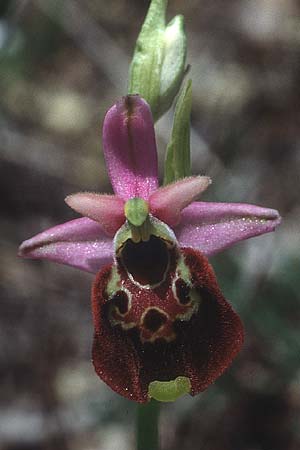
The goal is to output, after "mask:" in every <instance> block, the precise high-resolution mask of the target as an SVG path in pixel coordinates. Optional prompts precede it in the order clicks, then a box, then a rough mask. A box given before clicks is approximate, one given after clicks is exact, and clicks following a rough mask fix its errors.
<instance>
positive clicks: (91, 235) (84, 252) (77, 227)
mask: <svg viewBox="0 0 300 450" xmlns="http://www.w3.org/2000/svg"><path fill="white" fill-rule="evenodd" d="M18 255H19V256H22V257H23V258H32V259H47V260H49V261H53V262H57V263H59V264H66V265H68V266H73V267H77V268H78V269H81V270H85V271H86V272H92V273H97V272H98V271H99V269H100V268H102V267H103V266H104V265H106V264H111V263H112V261H113V243H112V239H111V238H109V237H108V236H107V235H106V234H105V233H104V232H103V230H102V228H101V226H100V225H99V224H98V223H97V222H94V221H93V220H90V219H88V218H86V217H83V218H80V219H75V220H71V221H70V222H66V223H63V224H61V225H57V226H55V227H53V228H49V230H46V231H43V232H42V233H39V234H37V235H36V236H34V237H33V238H31V239H28V240H27V241H24V242H23V243H22V244H21V245H20V248H19V253H18Z"/></svg>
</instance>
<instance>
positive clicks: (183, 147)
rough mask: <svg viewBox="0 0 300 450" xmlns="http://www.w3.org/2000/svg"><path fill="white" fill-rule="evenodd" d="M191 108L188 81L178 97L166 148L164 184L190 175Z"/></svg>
mask: <svg viewBox="0 0 300 450" xmlns="http://www.w3.org/2000/svg"><path fill="white" fill-rule="evenodd" d="M191 108H192V81H191V80H188V81H187V82H186V83H185V85H184V86H183V89H182V90H181V92H180V95H179V97H178V100H177V103H176V108H175V114H174V121H173V128H172V135H171V139H170V142H169V144H168V147H167V152H166V161H165V175H164V184H169V183H172V182H173V181H177V180H179V179H180V178H184V177H187V176H189V175H190V173H191V158H190V117H191Z"/></svg>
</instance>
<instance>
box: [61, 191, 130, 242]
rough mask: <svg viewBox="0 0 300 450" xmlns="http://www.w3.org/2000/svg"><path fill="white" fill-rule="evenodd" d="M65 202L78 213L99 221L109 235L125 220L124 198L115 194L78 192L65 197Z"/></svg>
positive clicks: (113, 233)
mask: <svg viewBox="0 0 300 450" xmlns="http://www.w3.org/2000/svg"><path fill="white" fill-rule="evenodd" d="M65 202H66V203H67V205H69V206H70V207H71V208H72V209H74V210H75V211H77V212H78V213H79V214H82V215H83V216H86V217H89V218H90V219H93V220H95V221H96V222H99V223H100V225H101V228H102V229H103V230H104V231H105V233H107V234H108V235H109V236H114V235H115V234H116V232H117V230H118V229H119V228H120V227H121V226H122V225H123V223H124V222H125V215H124V200H122V199H121V198H119V197H117V196H116V195H106V194H104V195H101V194H94V193H92V192H79V193H78V194H72V195H69V196H68V197H66V199H65Z"/></svg>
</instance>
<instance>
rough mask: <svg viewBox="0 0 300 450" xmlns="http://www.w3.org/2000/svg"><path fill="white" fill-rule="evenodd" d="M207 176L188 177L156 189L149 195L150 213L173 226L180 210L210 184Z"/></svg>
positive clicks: (177, 219) (177, 221)
mask: <svg viewBox="0 0 300 450" xmlns="http://www.w3.org/2000/svg"><path fill="white" fill-rule="evenodd" d="M210 183H211V179H210V178H209V177H201V176H198V177H189V178H184V179H182V180H179V181H176V182H175V183H172V184H169V185H167V186H165V187H162V188H159V189H157V190H156V191H155V192H153V193H152V194H151V195H150V198H149V203H150V211H151V213H152V214H153V215H154V216H155V217H157V218H158V219H160V220H162V221H163V222H165V223H167V224H168V225H170V226H175V225H177V224H178V223H179V221H180V217H181V211H182V209H184V208H185V207H186V206H188V205H189V204H190V203H191V202H192V201H193V200H195V199H196V198H197V197H198V196H199V195H200V194H201V192H203V191H205V189H206V188H207V187H208V186H209V185H210Z"/></svg>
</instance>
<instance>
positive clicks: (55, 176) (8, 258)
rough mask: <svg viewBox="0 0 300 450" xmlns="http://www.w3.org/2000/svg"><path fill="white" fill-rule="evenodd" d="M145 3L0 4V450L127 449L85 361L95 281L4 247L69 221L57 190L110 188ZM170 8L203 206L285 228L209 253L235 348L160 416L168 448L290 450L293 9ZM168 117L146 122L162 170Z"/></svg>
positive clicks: (126, 406)
mask: <svg viewBox="0 0 300 450" xmlns="http://www.w3.org/2000/svg"><path fill="white" fill-rule="evenodd" d="M147 6H148V2H147V1H141V0H114V1H112V2H110V3H107V2H104V1H103V0H97V1H96V0H87V1H84V0H55V1H51V2H50V1H48V2H47V1H44V0H35V1H31V2H30V1H23V2H12V1H6V2H1V10H0V15H1V18H0V91H1V96H0V158H1V164H0V183H1V187H2V195H1V200H2V211H1V218H0V226H1V234H0V243H1V267H0V279H1V286H0V288H1V306H0V308H1V310H0V376H1V383H0V448H1V450H26V449H28V450H29V449H30V450H54V449H55V450H91V449H97V450H100V449H103V450H110V449H114V448H118V449H119V450H127V449H132V448H133V444H132V442H133V414H134V405H132V404H130V403H128V402H126V401H125V400H123V399H121V398H119V397H118V396H116V395H115V394H114V393H112V392H110V391H109V389H108V388H107V387H106V386H104V384H103V383H101V381H100V380H99V379H98V378H97V377H96V375H95V374H94V372H93V368H92V365H91V363H90V348H91V342H92V321H91V313H90V305H89V303H90V300H89V295H90V294H89V290H90V284H91V276H90V275H88V274H82V273H79V272H77V271H75V270H72V269H70V268H67V267H60V266H55V265H51V264H49V263H44V262H39V261H23V260H18V259H17V258H16V251H17V246H18V244H19V243H20V242H21V241H22V240H24V239H26V238H27V237H30V236H32V235H34V234H36V233H37V232H39V231H41V230H42V229H45V228H48V227H50V226H51V225H54V224H56V223H59V222H63V221H66V220H69V219H70V218H72V217H75V213H73V212H72V211H71V210H69V209H68V208H67V206H66V205H64V202H63V198H64V197H65V196H66V195H67V194H70V193H71V192H77V191H79V190H93V191H96V190H98V191H100V192H108V191H109V189H110V186H109V184H108V179H107V176H106V173H105V167H104V165H103V157H102V154H101V139H100V136H101V123H102V119H103V116H104V113H105V110H106V109H107V108H108V107H109V106H110V105H111V104H112V103H114V102H115V100H116V99H117V98H118V97H119V96H121V95H123V94H124V93H126V85H127V79H126V77H127V73H128V63H129V58H130V57H131V55H132V51H133V47H134V43H135V39H136V37H137V35H138V32H139V29H140V25H141V23H142V21H143V17H144V15H145V13H146V10H147ZM178 13H182V14H184V16H185V22H186V29H187V34H188V43H189V46H188V49H189V50H188V55H187V63H189V64H191V71H190V74H189V76H190V77H191V78H192V79H193V105H192V134H191V147H192V169H193V172H194V173H200V174H207V175H210V176H211V177H212V178H213V184H212V186H211V187H210V188H209V190H208V191H207V193H205V195H204V196H203V199H204V200H208V201H239V202H252V203H257V204H261V205H265V206H269V207H274V208H276V209H279V210H280V212H281V214H282V216H283V223H282V226H281V227H280V229H279V230H278V231H277V232H276V233H275V234H274V235H269V236H267V235H266V236H262V237H259V238H257V239H252V240H250V241H249V242H244V243H242V244H239V245H237V246H236V247H235V248H234V249H232V250H230V251H228V252H224V253H223V254H220V255H218V256H216V257H214V258H213V259H212V263H213V265H214V267H215V270H216V273H217V276H218V278H219V282H220V285H221V287H222V290H223V291H224V293H225V295H226V297H227V298H228V299H229V300H231V301H232V303H233V305H234V306H235V308H236V309H237V310H238V312H239V313H240V315H241V317H242V319H243V321H244V323H245V327H246V342H245V346H244V349H243V351H242V353H241V354H240V355H239V357H238V358H237V359H236V361H235V363H234V364H233V365H232V367H231V368H230V369H229V370H228V371H227V373H226V375H224V376H223V377H221V378H220V379H219V380H218V381H217V383H216V384H215V386H212V387H211V388H210V389H209V390H207V391H206V392H205V393H203V394H202V395H200V396H198V397H197V398H193V399H192V398H189V397H187V398H183V399H180V400H179V401H177V402H176V403H175V404H173V405H170V406H166V407H164V413H163V417H162V440H163V449H164V450H177V449H180V450H197V449H199V450H200V449H201V450H203V449H207V450H254V449H255V450H297V449H298V448H300V435H299V420H300V348H299V347H300V327H299V319H300V317H299V316H300V312H299V311H300V297H299V290H300V276H299V263H300V261H299V250H300V248H299V247H300V240H299V222H300V205H299V164H300V157H299V154H300V153H299V151H300V147H299V143H300V136H299V130H300V128H299V109H300V101H299V100H300V98H299V97H300V95H299V94H300V88H299V77H300V60H299V54H300V34H299V29H300V7H299V2H297V1H296V0H286V1H280V0H238V1H236V0H227V1H226V8H224V1H221V0H212V1H210V2H207V1H204V0H191V1H189V2H182V1H179V0H170V1H169V12H168V15H169V16H168V19H169V18H171V17H173V16H174V15H176V14H178ZM171 124H172V117H171V116H167V117H165V118H163V119H161V120H160V121H159V122H158V123H157V135H158V140H159V147H160V161H161V162H162V161H163V159H164V157H165V148H166V143H167V142H168V140H169V137H170V133H171ZM161 169H162V166H161ZM161 173H162V170H161Z"/></svg>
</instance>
